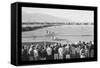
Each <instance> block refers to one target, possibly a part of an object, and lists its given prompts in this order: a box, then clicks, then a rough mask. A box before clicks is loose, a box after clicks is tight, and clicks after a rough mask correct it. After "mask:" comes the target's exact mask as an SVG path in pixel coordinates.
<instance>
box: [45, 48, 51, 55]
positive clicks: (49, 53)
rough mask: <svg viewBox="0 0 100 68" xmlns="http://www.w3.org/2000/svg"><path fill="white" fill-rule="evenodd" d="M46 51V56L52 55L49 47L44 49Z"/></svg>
mask: <svg viewBox="0 0 100 68" xmlns="http://www.w3.org/2000/svg"><path fill="white" fill-rule="evenodd" d="M46 51H47V54H48V55H51V54H52V49H51V48H50V47H48V48H47V49H46Z"/></svg>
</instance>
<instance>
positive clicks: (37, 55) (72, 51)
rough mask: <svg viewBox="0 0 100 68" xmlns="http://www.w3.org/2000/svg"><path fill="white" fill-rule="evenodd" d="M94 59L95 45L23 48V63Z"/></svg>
mask: <svg viewBox="0 0 100 68" xmlns="http://www.w3.org/2000/svg"><path fill="white" fill-rule="evenodd" d="M90 57H94V43H93V42H92V41H90V42H81V41H79V42H78V43H77V44H76V43H72V44H69V43H66V44H61V43H54V44H48V45H47V44H44V45H42V46H41V45H39V44H36V45H34V44H33V43H32V44H31V45H30V46H29V45H23V46H22V60H23V61H37V60H59V59H75V58H90Z"/></svg>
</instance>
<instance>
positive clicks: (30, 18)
mask: <svg viewBox="0 0 100 68" xmlns="http://www.w3.org/2000/svg"><path fill="white" fill-rule="evenodd" d="M22 22H24V23H25V22H26V23H27V22H45V23H46V22H51V23H53V22H57V23H59V22H60V23H61V22H70V21H69V20H68V19H65V18H61V17H56V16H53V15H49V14H44V13H26V12H23V13H22Z"/></svg>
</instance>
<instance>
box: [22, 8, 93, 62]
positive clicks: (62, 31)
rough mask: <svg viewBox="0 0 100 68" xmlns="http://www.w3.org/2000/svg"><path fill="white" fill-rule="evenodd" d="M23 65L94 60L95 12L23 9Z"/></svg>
mask: <svg viewBox="0 0 100 68" xmlns="http://www.w3.org/2000/svg"><path fill="white" fill-rule="evenodd" d="M21 14H22V15H21V16H22V17H21V18H22V25H21V27H22V31H21V44H22V45H21V59H22V61H40V60H41V61H44V60H65V59H66V60H67V59H78V58H93V57H94V11H92V10H75V9H56V8H39V7H21Z"/></svg>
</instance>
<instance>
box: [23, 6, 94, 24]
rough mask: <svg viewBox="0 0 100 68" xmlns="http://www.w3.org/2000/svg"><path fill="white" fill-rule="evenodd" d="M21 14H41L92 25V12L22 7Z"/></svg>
mask: <svg viewBox="0 0 100 68" xmlns="http://www.w3.org/2000/svg"><path fill="white" fill-rule="evenodd" d="M22 13H28V14H34V13H42V14H47V15H52V16H55V17H59V18H64V19H68V20H71V21H73V22H81V23H82V22H83V23H84V22H88V23H94V11H86V10H71V9H52V8H36V7H34V8H33V7H22Z"/></svg>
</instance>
